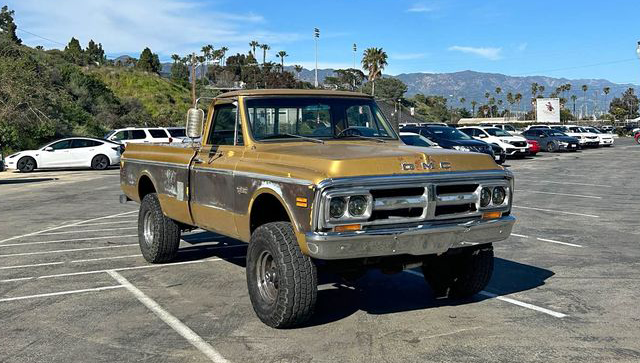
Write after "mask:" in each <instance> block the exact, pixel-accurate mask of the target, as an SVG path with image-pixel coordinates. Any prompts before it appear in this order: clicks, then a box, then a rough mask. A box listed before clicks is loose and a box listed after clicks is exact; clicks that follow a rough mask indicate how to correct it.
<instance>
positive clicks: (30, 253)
mask: <svg viewBox="0 0 640 363" xmlns="http://www.w3.org/2000/svg"><path fill="white" fill-rule="evenodd" d="M132 246H139V244H137V243H131V244H126V245H117V246H103V247H87V248H73V249H68V250H55V251H39V252H22V253H9V254H6V255H0V257H13V256H31V255H47V254H50V253H63V252H76V251H91V250H104V249H107V248H122V247H132Z"/></svg>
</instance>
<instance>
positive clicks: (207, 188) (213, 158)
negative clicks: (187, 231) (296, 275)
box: [190, 100, 244, 237]
mask: <svg viewBox="0 0 640 363" xmlns="http://www.w3.org/2000/svg"><path fill="white" fill-rule="evenodd" d="M236 134H240V135H241V134H242V133H241V132H240V130H239V120H238V107H237V103H236V102H233V101H232V100H223V101H217V102H216V104H215V105H214V107H213V116H212V117H211V122H209V123H208V128H207V129H206V130H204V131H203V137H202V147H201V148H200V151H198V153H197V155H196V157H195V158H194V161H193V164H192V167H191V188H190V189H191V192H190V193H191V214H192V216H193V220H194V222H195V223H196V225H198V226H200V227H203V228H206V229H208V230H212V231H216V232H220V233H222V234H224V235H227V236H231V237H237V236H238V232H237V229H236V225H235V222H234V214H235V211H234V204H235V203H234V199H235V195H236V190H235V186H234V176H233V172H234V170H235V167H236V164H237V163H238V160H239V158H240V157H241V156H242V152H243V150H244V147H243V146H242V139H241V137H237V138H236V136H235V135H236Z"/></svg>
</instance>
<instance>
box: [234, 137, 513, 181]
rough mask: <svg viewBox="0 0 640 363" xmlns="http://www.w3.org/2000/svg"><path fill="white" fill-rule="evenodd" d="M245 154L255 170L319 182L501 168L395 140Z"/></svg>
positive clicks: (484, 159) (485, 159) (481, 158)
mask: <svg viewBox="0 0 640 363" xmlns="http://www.w3.org/2000/svg"><path fill="white" fill-rule="evenodd" d="M245 157H246V158H245V160H247V161H250V160H251V159H254V158H255V159H256V163H255V164H253V165H252V167H251V169H253V170H251V171H255V172H262V173H267V174H274V173H275V174H279V175H280V176H287V177H291V178H300V179H306V180H312V181H313V182H315V183H317V182H319V181H321V180H324V179H327V178H341V177H351V176H368V175H392V174H419V173H431V172H448V171H474V170H496V169H497V170H500V169H502V167H500V166H498V165H497V164H496V163H495V162H494V161H493V159H492V158H491V157H490V156H488V155H486V154H479V153H470V152H463V151H455V150H447V149H441V148H428V147H417V146H408V145H405V144H402V143H399V142H395V141H394V142H387V143H385V144H382V143H376V142H373V141H363V142H359V141H354V142H340V141H338V142H333V141H329V142H326V143H324V144H313V143H309V142H304V143H301V142H291V143H286V144H283V143H279V144H277V145H265V144H262V145H259V146H258V145H257V146H256V149H255V150H254V151H252V152H249V153H247V154H246V155H245ZM238 167H239V168H240V165H239V166H238ZM260 169H261V170H260Z"/></svg>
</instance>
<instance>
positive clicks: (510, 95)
mask: <svg viewBox="0 0 640 363" xmlns="http://www.w3.org/2000/svg"><path fill="white" fill-rule="evenodd" d="M507 102H509V104H510V105H511V106H509V115H511V108H512V107H513V102H514V101H513V93H511V92H508V93H507Z"/></svg>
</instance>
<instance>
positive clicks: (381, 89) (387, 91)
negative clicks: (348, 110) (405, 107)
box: [362, 77, 407, 102]
mask: <svg viewBox="0 0 640 363" xmlns="http://www.w3.org/2000/svg"><path fill="white" fill-rule="evenodd" d="M374 85H375V87H374ZM374 88H375V89H374ZM362 91H363V92H365V93H371V94H372V95H374V96H375V97H376V98H382V99H386V100H393V101H394V102H395V101H397V100H398V99H400V98H403V97H404V94H405V93H406V92H407V85H406V84H404V83H403V82H402V81H401V80H399V79H397V78H392V77H386V78H379V79H378V80H377V81H376V82H375V84H374V83H373V82H368V83H367V84H365V85H364V87H363V89H362Z"/></svg>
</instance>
